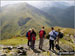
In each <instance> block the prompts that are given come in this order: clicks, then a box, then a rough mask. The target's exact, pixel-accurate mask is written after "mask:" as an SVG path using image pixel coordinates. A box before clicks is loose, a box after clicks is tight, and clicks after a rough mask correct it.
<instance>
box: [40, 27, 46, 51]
mask: <svg viewBox="0 0 75 56" xmlns="http://www.w3.org/2000/svg"><path fill="white" fill-rule="evenodd" d="M45 35H46V32H45V30H44V27H42V29H41V30H40V31H39V38H40V41H39V49H41V50H42V47H43V42H44V37H45Z"/></svg>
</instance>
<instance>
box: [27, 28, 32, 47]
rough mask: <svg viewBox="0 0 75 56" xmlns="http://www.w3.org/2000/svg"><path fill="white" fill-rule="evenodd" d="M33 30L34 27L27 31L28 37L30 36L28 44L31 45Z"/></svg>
mask: <svg viewBox="0 0 75 56" xmlns="http://www.w3.org/2000/svg"><path fill="white" fill-rule="evenodd" d="M31 32H32V29H29V31H28V32H27V33H26V37H27V38H28V43H27V45H28V46H29V47H30V46H31Z"/></svg>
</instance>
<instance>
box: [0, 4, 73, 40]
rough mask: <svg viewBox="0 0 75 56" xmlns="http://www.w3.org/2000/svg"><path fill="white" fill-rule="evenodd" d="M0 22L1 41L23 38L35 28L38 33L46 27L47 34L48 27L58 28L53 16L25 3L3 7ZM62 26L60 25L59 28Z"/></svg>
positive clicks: (0, 11)
mask: <svg viewBox="0 0 75 56" xmlns="http://www.w3.org/2000/svg"><path fill="white" fill-rule="evenodd" d="M0 21H1V24H0V31H1V37H0V38H1V39H8V38H11V37H14V36H17V37H20V36H25V34H26V32H27V31H28V29H29V28H35V31H36V32H37V33H38V31H39V30H40V29H41V26H45V27H46V31H47V34H48V32H49V30H50V26H59V22H60V20H59V21H58V20H57V19H56V18H55V17H54V16H53V15H48V13H45V12H44V11H41V10H40V9H38V8H35V7H33V6H31V5H29V4H26V3H19V4H11V5H6V6H3V7H2V8H1V10H0ZM65 24H66V23H65ZM63 25H64V24H63ZM63 25H62V24H61V26H63ZM66 31H67V30H66ZM70 31H71V30H70ZM70 31H69V32H70ZM72 31H73V30H72ZM65 33H66V32H65ZM67 33H68V31H67ZM72 34H73V32H72ZM73 35H74V34H73Z"/></svg>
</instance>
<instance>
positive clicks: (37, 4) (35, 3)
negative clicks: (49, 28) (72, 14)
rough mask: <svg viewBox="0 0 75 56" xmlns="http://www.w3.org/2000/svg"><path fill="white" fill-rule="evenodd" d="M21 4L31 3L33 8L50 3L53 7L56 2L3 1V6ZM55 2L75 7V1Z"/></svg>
mask: <svg viewBox="0 0 75 56" xmlns="http://www.w3.org/2000/svg"><path fill="white" fill-rule="evenodd" d="M21 2H26V3H29V4H31V5H33V6H38V7H39V6H40V5H42V4H43V3H44V4H48V3H49V4H50V5H51V4H52V3H53V2H54V1H1V6H5V5H8V4H15V3H21ZM55 2H67V3H68V4H70V5H74V1H55Z"/></svg>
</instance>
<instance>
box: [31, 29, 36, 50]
mask: <svg viewBox="0 0 75 56" xmlns="http://www.w3.org/2000/svg"><path fill="white" fill-rule="evenodd" d="M31 40H32V44H31V48H32V49H34V47H35V40H36V32H35V31H34V29H32V32H31Z"/></svg>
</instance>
